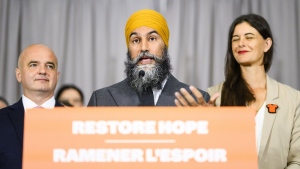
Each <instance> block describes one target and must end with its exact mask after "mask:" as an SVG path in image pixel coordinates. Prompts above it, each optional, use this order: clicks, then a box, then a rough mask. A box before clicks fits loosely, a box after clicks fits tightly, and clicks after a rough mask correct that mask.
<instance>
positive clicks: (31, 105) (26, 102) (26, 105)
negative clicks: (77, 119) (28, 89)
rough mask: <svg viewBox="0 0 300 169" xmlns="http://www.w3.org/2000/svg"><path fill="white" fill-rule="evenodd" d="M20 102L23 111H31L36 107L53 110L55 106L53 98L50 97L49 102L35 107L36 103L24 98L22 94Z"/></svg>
mask: <svg viewBox="0 0 300 169" xmlns="http://www.w3.org/2000/svg"><path fill="white" fill-rule="evenodd" d="M22 102H23V106H24V110H26V109H32V108H34V107H36V106H42V107H43V108H46V109H53V108H54V106H55V99H54V96H52V97H51V98H50V99H49V100H47V101H46V102H44V103H43V104H42V105H37V104H36V103H34V102H33V101H32V100H30V99H29V98H28V97H26V96H24V94H23V95H22Z"/></svg>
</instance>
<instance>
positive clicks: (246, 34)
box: [245, 33, 255, 36]
mask: <svg viewBox="0 0 300 169" xmlns="http://www.w3.org/2000/svg"><path fill="white" fill-rule="evenodd" d="M245 35H253V36H255V35H254V34H253V33H246V34H245Z"/></svg>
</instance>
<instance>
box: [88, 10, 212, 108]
mask: <svg viewBox="0 0 300 169" xmlns="http://www.w3.org/2000/svg"><path fill="white" fill-rule="evenodd" d="M125 39H126V44H127V47H128V52H127V61H125V66H126V69H125V72H126V75H127V78H126V79H125V80H123V81H121V82H119V83H117V84H114V85H112V86H109V87H105V88H102V89H99V90H96V91H94V92H93V94H92V96H91V98H90V101H89V103H88V106H175V103H174V100H175V95H174V94H175V92H176V91H178V90H180V89H181V88H185V89H186V90H188V91H189V86H188V85H186V84H184V83H181V82H179V81H178V80H177V79H176V78H175V77H174V76H173V75H172V74H171V73H170V71H171V65H170V58H169V55H168V47H169V28H168V25H167V22H166V20H165V18H164V17H163V16H162V15H161V14H160V13H158V12H156V11H154V10H150V9H143V10H139V11H137V12H135V13H133V14H132V15H131V16H130V17H129V19H128V21H127V24H126V26H125ZM199 91H200V92H201V93H202V95H203V97H204V99H205V100H206V101H208V100H209V98H210V96H209V94H208V93H206V92H204V91H202V90H199Z"/></svg>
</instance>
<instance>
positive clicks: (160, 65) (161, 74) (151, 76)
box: [125, 48, 172, 94]
mask: <svg viewBox="0 0 300 169" xmlns="http://www.w3.org/2000/svg"><path fill="white" fill-rule="evenodd" d="M143 56H148V57H150V58H152V59H154V60H155V64H154V65H139V66H138V65H137V64H138V62H139V60H140V58H141V57H143ZM125 67H126V69H125V73H126V75H127V78H128V83H129V85H130V87H131V88H132V89H134V90H135V91H136V92H137V93H139V94H143V93H145V92H147V88H149V87H151V88H157V89H159V90H160V89H162V82H163V81H164V80H165V79H166V77H167V76H168V75H169V74H170V71H171V70H172V68H171V64H170V58H169V56H168V52H167V48H164V51H163V54H162V57H158V56H155V55H152V54H150V53H149V52H142V53H141V54H139V56H137V57H136V58H135V59H134V60H132V59H131V55H130V53H129V51H128V52H127V61H125ZM140 70H144V71H145V75H144V76H143V77H140V75H139V72H140Z"/></svg>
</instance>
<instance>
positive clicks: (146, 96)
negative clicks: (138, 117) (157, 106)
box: [140, 87, 154, 106]
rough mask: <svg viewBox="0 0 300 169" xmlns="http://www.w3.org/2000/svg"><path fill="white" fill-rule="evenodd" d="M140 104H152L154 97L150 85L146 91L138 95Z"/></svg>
mask: <svg viewBox="0 0 300 169" xmlns="http://www.w3.org/2000/svg"><path fill="white" fill-rule="evenodd" d="M140 101H141V104H140V106H154V97H153V92H152V89H151V87H149V88H148V89H147V91H146V92H144V93H143V94H141V95H140Z"/></svg>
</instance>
